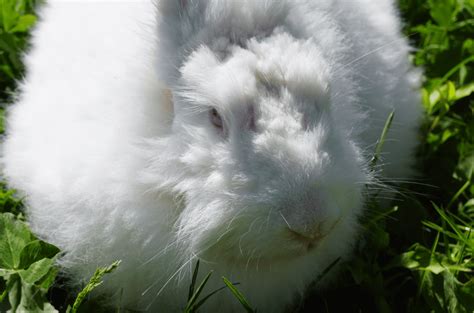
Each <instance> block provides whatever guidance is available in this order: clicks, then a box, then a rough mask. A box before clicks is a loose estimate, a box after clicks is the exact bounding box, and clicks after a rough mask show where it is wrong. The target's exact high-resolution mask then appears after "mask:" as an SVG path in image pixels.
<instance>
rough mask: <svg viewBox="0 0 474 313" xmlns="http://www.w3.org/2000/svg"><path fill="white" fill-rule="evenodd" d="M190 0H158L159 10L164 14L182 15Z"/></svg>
mask: <svg viewBox="0 0 474 313" xmlns="http://www.w3.org/2000/svg"><path fill="white" fill-rule="evenodd" d="M189 1H190V0H158V5H157V6H158V10H159V11H160V13H161V14H162V15H164V16H182V13H183V12H184V11H185V10H186V8H187V6H188V3H189Z"/></svg>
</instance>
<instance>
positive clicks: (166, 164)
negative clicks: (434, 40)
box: [3, 0, 421, 312]
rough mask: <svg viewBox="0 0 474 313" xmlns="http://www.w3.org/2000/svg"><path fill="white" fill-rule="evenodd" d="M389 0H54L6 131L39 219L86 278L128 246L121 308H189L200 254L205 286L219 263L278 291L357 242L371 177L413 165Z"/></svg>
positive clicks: (117, 286)
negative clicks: (376, 158) (378, 150)
mask: <svg viewBox="0 0 474 313" xmlns="http://www.w3.org/2000/svg"><path fill="white" fill-rule="evenodd" d="M393 2H394V1H392V0H377V1H374V0H351V1H346V0H275V1H271V0H238V1H237V0H161V1H153V0H148V1H146V0H137V1H131V0H130V1H125V0H124V1H86V0H83V1H75V2H73V1H64V0H62V1H60V0H55V1H54V0H53V1H50V2H49V3H48V4H46V5H44V6H43V7H41V8H40V10H39V16H40V21H39V23H38V25H37V27H36V28H35V29H34V31H33V33H32V47H31V49H30V50H29V51H28V53H26V55H25V57H24V61H25V64H26V68H27V73H26V77H25V78H24V79H23V81H22V82H20V84H19V92H18V95H17V99H16V101H15V103H14V104H13V105H12V106H11V107H10V110H9V114H8V125H7V135H6V138H5V142H4V145H3V149H4V156H3V161H4V174H5V176H6V178H7V179H8V182H9V184H10V186H11V187H13V188H15V189H17V190H18V191H19V192H20V193H21V194H23V195H25V197H26V198H25V199H26V213H27V216H28V220H29V222H30V223H31V227H32V229H33V230H34V232H35V233H36V234H38V236H40V237H41V238H43V239H44V240H47V241H49V242H51V243H53V244H55V245H57V246H58V247H60V248H61V249H62V251H63V252H64V255H63V256H62V257H61V258H60V260H59V264H60V266H61V267H62V269H63V270H64V272H65V273H67V274H68V275H70V277H71V278H72V281H74V282H76V283H79V282H83V281H85V280H86V279H88V277H89V276H90V275H91V274H92V273H93V271H94V269H95V268H96V267H97V266H103V265H107V264H109V263H111V262H112V261H114V260H118V259H120V260H122V263H121V265H120V267H119V269H118V270H117V271H116V272H115V273H113V274H111V275H109V276H108V277H107V280H106V282H105V284H104V285H103V286H102V287H101V288H100V289H99V292H102V293H107V294H109V295H115V297H112V299H116V300H113V301H119V299H120V301H121V303H120V304H118V305H120V306H122V307H125V308H132V309H149V310H150V311H151V312H160V311H161V312H177V311H179V310H181V309H182V308H183V306H184V304H185V302H186V298H187V289H188V286H189V284H190V280H191V275H192V269H193V266H194V264H195V261H196V260H197V259H200V260H201V269H200V277H203V276H204V275H205V274H207V273H208V271H209V270H211V269H212V270H214V274H213V275H212V278H211V280H210V282H209V284H208V285H207V287H206V291H204V293H203V294H206V293H207V292H208V291H212V290H214V289H215V288H218V287H221V286H222V285H223V283H222V281H221V279H220V277H221V276H222V275H224V276H226V277H228V278H229V279H231V280H232V281H234V282H239V283H240V284H239V289H240V290H241V291H242V292H243V293H244V294H245V295H246V297H247V298H248V300H249V302H250V303H251V304H252V305H254V306H255V307H256V308H257V309H258V311H259V312H281V311H283V310H284V309H285V308H286V307H288V306H289V305H291V304H292V303H294V301H295V300H296V299H298V298H299V297H300V296H301V294H303V292H304V290H305V288H306V287H307V286H308V285H309V284H310V283H311V282H312V281H313V280H314V279H315V278H316V277H317V276H318V274H320V273H321V272H322V271H323V270H324V269H325V268H326V267H327V266H328V265H329V264H331V263H332V262H333V261H334V260H336V259H337V258H339V257H342V258H343V259H344V258H347V256H348V255H350V251H351V247H352V246H353V245H354V243H355V242H356V238H357V234H358V228H359V227H358V218H359V217H360V213H361V212H362V210H363V207H364V202H365V196H364V195H365V194H366V186H367V185H370V184H376V183H377V182H378V180H379V179H395V178H404V177H408V176H409V175H410V165H411V164H412V159H413V157H412V153H413V148H414V146H415V144H416V141H417V139H416V137H417V134H416V128H417V124H418V121H419V118H420V113H421V106H420V104H419V93H418V91H417V89H418V85H419V73H418V72H417V71H415V70H414V69H413V68H412V67H411V65H410V63H409V60H408V53H409V50H410V47H409V45H408V43H407V40H406V39H405V38H403V37H402V35H401V33H400V20H399V17H398V15H397V13H396V10H395V8H394V3H393ZM392 110H394V111H395V118H394V121H393V124H392V127H391V129H390V131H389V135H388V138H387V140H386V142H385V145H384V150H383V154H382V160H381V162H382V163H379V167H377V171H376V172H373V171H371V168H370V166H369V163H370V158H371V157H372V154H373V151H374V148H375V143H376V141H377V139H378V138H379V136H380V133H381V131H382V128H383V125H384V123H385V121H386V118H387V116H388V115H389V113H390V112H391V111H392ZM374 173H375V174H374ZM240 309H241V308H240V307H239V303H238V302H237V300H235V299H234V298H233V297H232V296H231V294H230V292H228V291H221V292H220V293H218V294H216V295H215V296H213V297H212V298H210V300H209V302H208V304H207V306H205V307H204V311H208V312H230V311H240Z"/></svg>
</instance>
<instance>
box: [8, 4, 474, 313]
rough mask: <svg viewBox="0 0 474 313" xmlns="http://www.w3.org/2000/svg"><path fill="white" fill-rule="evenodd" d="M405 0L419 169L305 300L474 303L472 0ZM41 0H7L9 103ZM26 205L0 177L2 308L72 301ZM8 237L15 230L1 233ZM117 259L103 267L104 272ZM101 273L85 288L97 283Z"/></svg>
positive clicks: (433, 305) (312, 306) (370, 304)
mask: <svg viewBox="0 0 474 313" xmlns="http://www.w3.org/2000/svg"><path fill="white" fill-rule="evenodd" d="M399 2H400V3H399V4H400V8H401V11H402V16H403V18H404V20H405V22H406V24H405V33H406V35H407V36H409V38H410V40H411V42H412V44H413V45H414V46H415V47H416V48H417V49H416V50H415V51H414V52H413V54H412V61H413V63H414V64H415V65H417V66H420V67H421V68H423V70H424V73H425V81H424V84H423V90H422V95H423V105H424V107H425V110H426V117H425V121H424V124H423V127H422V130H421V133H420V142H421V144H420V147H419V151H418V165H417V167H418V170H419V173H420V177H421V178H422V179H420V180H419V181H416V183H415V182H413V183H409V184H406V185H404V186H402V187H401V191H402V194H403V195H404V196H403V197H402V199H401V200H400V201H397V202H396V203H393V205H392V206H391V207H380V206H379V205H378V204H376V203H374V202H372V201H369V208H368V210H367V212H370V214H367V216H366V217H365V218H364V220H363V221H362V223H363V226H364V228H365V229H366V232H365V236H364V239H363V240H362V241H361V243H360V244H359V246H358V249H357V251H356V253H355V256H354V259H353V260H352V261H351V262H349V263H346V264H340V265H341V266H342V268H343V270H342V273H341V275H340V276H339V278H338V280H337V282H336V283H335V284H334V285H333V286H331V287H329V288H328V289H326V290H324V291H319V292H311V290H310V292H309V294H308V297H307V301H306V302H305V303H304V305H302V306H301V309H300V312H314V311H318V312H339V311H343V312H382V313H383V312H417V313H418V312H421V313H423V312H453V313H454V312H474V275H473V271H474V260H473V250H474V234H472V232H473V231H472V229H473V227H474V184H473V169H474V97H473V94H472V93H473V91H474V81H473V73H474V67H473V64H474V39H473V37H474V36H473V35H474V1H473V0H429V1H426V0H400V1H399ZM34 4H35V1H34V0H0V101H1V102H2V103H5V102H8V101H9V100H10V93H11V91H12V90H14V86H15V79H18V78H21V76H22V73H23V70H24V69H23V66H22V64H21V61H20V60H21V51H23V50H24V49H25V48H26V45H27V38H28V30H29V29H30V27H31V26H32V25H33V23H34V22H35V20H36V19H35V17H34V14H33V7H34ZM1 112H3V107H2V110H1ZM2 125H3V123H0V126H2ZM2 129H3V127H2ZM388 131H390V129H389V128H388ZM382 137H383V136H382ZM382 142H383V139H382ZM374 155H375V157H374V162H377V153H376V152H375V151H374ZM21 207H22V203H21V200H20V199H16V198H15V197H14V193H13V191H10V190H8V189H7V188H6V187H5V185H4V184H1V185H0V311H2V309H3V308H6V307H8V304H7V303H10V305H13V306H14V307H18V308H20V307H27V308H36V309H38V308H41V307H43V309H48V308H49V309H51V310H52V307H51V304H50V303H52V304H53V305H55V304H56V303H55V302H57V300H55V299H57V298H60V299H67V300H66V302H67V304H69V305H70V306H71V308H72V307H73V304H74V302H75V299H76V294H71V292H70V291H68V290H63V289H61V288H58V287H54V285H53V284H52V282H53V280H54V278H55V277H56V271H57V270H56V269H55V267H54V265H53V261H54V258H55V257H56V255H57V250H56V249H55V248H54V247H52V246H50V245H48V244H47V243H44V242H42V241H40V240H38V239H37V238H35V237H34V236H33V235H32V234H31V233H29V230H28V229H27V227H26V225H25V224H24V223H23V221H22V220H23V217H22V214H21ZM2 212H11V213H13V214H14V215H11V214H9V213H8V214H2ZM14 216H16V217H14ZM7 233H8V235H7ZM5 238H10V239H12V240H10V241H9V242H8V243H6V239H5ZM5 247H9V248H11V249H8V251H10V252H8V251H7V249H6V248H5ZM7 252H8V253H7ZM111 270H112V268H106V269H98V271H99V272H100V274H101V275H103V274H105V273H106V272H108V271H111ZM197 270H198V268H197V267H196V271H197ZM328 270H330V269H328ZM101 275H99V276H100V277H99V276H97V279H95V280H94V281H93V282H92V283H91V285H88V286H86V287H85V289H84V290H85V291H84V292H83V293H82V295H86V294H87V291H88V290H90V289H91V288H93V287H94V286H96V285H97V284H100V280H101V277H102V276H101ZM203 283H205V281H202V282H196V281H194V283H193V285H192V286H190V292H189V295H188V300H189V301H188V306H187V308H186V310H188V311H189V312H194V311H196V308H198V305H200V304H201V303H202V302H201V301H202V300H203V299H205V298H206V296H207V295H201V294H200V292H201V291H202V288H201V286H202V284H203ZM225 285H227V286H228V288H229V290H230V291H231V292H232V293H233V294H234V295H235V296H236V297H237V299H238V300H239V301H240V302H241V303H242V305H243V306H242V311H243V312H244V311H247V312H252V311H253V308H252V307H251V304H249V303H248V302H247V301H246V300H245V297H244V295H242V294H241V293H240V292H239V291H238V290H237V288H235V287H234V285H233V284H232V283H230V282H229V281H227V280H226V279H223V286H225ZM195 287H196V288H195ZM65 293H66V295H65ZM216 293H217V294H216V295H213V296H218V293H219V291H218V290H217V291H216ZM186 296H187V295H183V299H186ZM84 299H85V298H84V297H79V300H77V299H76V303H79V304H80V301H82V300H84ZM77 301H79V302H77ZM1 303H3V304H1ZM2 305H3V306H2ZM84 305H87V301H86V302H85V303H84ZM77 307H78V304H76V308H77ZM63 309H64V308H63ZM31 310H32V309H31ZM31 310H30V311H31Z"/></svg>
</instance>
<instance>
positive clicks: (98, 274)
mask: <svg viewBox="0 0 474 313" xmlns="http://www.w3.org/2000/svg"><path fill="white" fill-rule="evenodd" d="M119 264H120V261H115V262H114V263H112V264H110V265H109V266H107V267H99V268H98V269H96V271H95V273H94V275H92V277H91V279H90V280H89V283H88V284H87V285H86V286H85V287H84V289H82V291H81V292H79V294H78V295H77V298H76V301H74V305H73V306H72V309H71V311H70V313H76V312H77V310H78V309H79V307H80V306H81V304H82V302H84V299H85V298H86V296H87V295H88V294H90V293H91V292H92V290H94V289H95V288H97V287H98V286H100V285H102V283H103V281H102V278H103V277H104V275H105V274H109V273H112V272H113V271H114V270H115V269H116V268H117V267H118V266H119Z"/></svg>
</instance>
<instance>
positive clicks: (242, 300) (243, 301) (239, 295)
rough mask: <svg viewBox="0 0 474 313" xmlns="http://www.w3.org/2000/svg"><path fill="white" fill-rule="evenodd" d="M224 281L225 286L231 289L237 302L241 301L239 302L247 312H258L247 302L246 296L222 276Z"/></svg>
mask: <svg viewBox="0 0 474 313" xmlns="http://www.w3.org/2000/svg"><path fill="white" fill-rule="evenodd" d="M222 279H223V280H224V284H226V285H227V288H229V290H230V291H231V292H232V294H233V295H234V297H236V298H237V300H239V302H240V303H241V304H242V306H243V307H244V308H245V311H247V312H248V313H255V312H256V311H255V310H254V309H252V307H251V306H250V304H249V303H248V302H247V300H246V299H245V297H244V295H243V294H242V293H241V292H240V291H239V290H238V289H237V288H236V287H235V286H234V284H232V283H231V282H230V281H229V280H228V279H227V278H225V277H224V276H222Z"/></svg>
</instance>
